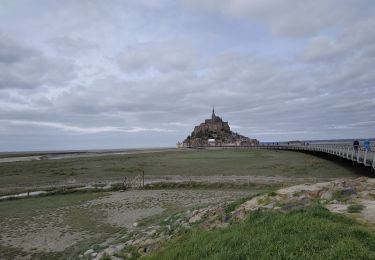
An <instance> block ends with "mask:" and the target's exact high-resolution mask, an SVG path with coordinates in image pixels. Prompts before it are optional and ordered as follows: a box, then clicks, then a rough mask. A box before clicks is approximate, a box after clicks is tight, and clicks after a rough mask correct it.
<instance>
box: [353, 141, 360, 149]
mask: <svg viewBox="0 0 375 260" xmlns="http://www.w3.org/2000/svg"><path fill="white" fill-rule="evenodd" d="M353 147H354V151H355V152H357V151H358V148H359V142H358V140H354V142H353Z"/></svg>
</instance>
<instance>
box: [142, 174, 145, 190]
mask: <svg viewBox="0 0 375 260" xmlns="http://www.w3.org/2000/svg"><path fill="white" fill-rule="evenodd" d="M144 186H145V171H144V170H143V171H142V188H143V187H144Z"/></svg>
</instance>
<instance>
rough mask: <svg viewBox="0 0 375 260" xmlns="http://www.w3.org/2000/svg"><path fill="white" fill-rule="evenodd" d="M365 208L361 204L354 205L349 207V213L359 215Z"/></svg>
mask: <svg viewBox="0 0 375 260" xmlns="http://www.w3.org/2000/svg"><path fill="white" fill-rule="evenodd" d="M364 208H365V206H363V205H360V204H352V205H350V206H349V207H348V212H349V213H359V212H361V211H362V210H363V209H364Z"/></svg>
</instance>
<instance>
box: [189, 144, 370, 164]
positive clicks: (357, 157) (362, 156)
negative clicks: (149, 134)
mask: <svg viewBox="0 0 375 260" xmlns="http://www.w3.org/2000/svg"><path fill="white" fill-rule="evenodd" d="M196 148H198V147H196ZM200 148H204V149H206V148H214V147H200ZM215 148H224V149H227V148H228V149H233V148H234V149H270V150H290V151H300V152H307V153H312V154H319V155H322V154H327V155H331V156H333V157H337V158H340V159H342V160H348V161H352V162H353V164H354V165H358V166H360V165H362V166H365V167H367V168H369V169H371V171H375V146H371V147H369V148H368V149H365V148H364V147H359V148H354V147H353V145H352V144H351V143H328V144H326V143H307V142H301V143H298V144H288V143H276V144H260V145H256V146H220V147H217V146H216V147H215Z"/></svg>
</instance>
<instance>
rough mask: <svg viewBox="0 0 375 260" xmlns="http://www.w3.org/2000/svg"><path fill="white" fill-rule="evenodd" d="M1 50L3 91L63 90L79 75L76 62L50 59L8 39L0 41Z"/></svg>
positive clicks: (0, 85)
mask: <svg viewBox="0 0 375 260" xmlns="http://www.w3.org/2000/svg"><path fill="white" fill-rule="evenodd" d="M0 50H1V51H0V89H7V88H20V89H31V88H37V87H40V86H43V85H57V86H61V85H64V84H66V83H67V82H68V81H69V80H71V79H72V78H73V77H74V75H75V72H74V64H73V63H72V61H70V60H66V59H61V58H59V59H58V58H52V57H47V56H45V55H44V54H43V53H41V52H39V51H37V50H35V49H33V48H30V47H28V46H24V45H22V44H20V43H18V42H16V41H12V40H10V39H8V38H4V37H3V38H0Z"/></svg>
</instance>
